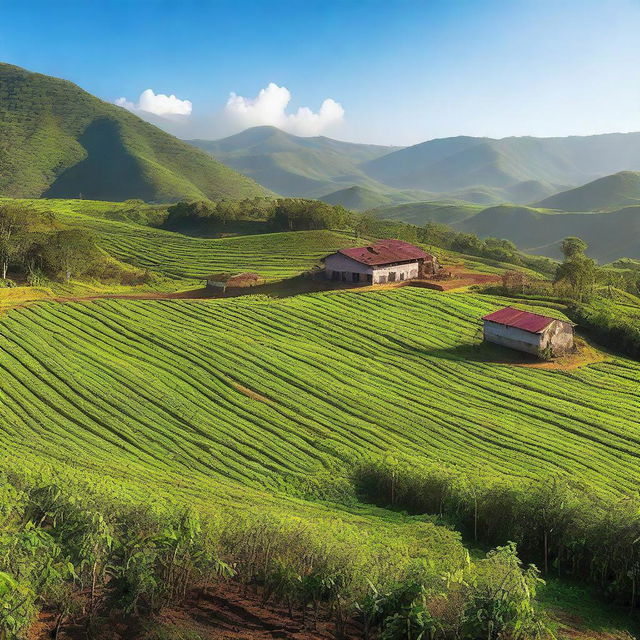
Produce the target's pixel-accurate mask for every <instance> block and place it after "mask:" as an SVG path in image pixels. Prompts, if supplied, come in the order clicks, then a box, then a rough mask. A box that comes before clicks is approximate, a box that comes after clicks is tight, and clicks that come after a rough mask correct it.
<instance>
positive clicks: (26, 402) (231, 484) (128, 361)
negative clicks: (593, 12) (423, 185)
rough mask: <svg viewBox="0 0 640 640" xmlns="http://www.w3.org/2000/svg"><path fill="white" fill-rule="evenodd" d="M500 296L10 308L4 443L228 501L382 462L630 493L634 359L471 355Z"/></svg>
mask: <svg viewBox="0 0 640 640" xmlns="http://www.w3.org/2000/svg"><path fill="white" fill-rule="evenodd" d="M502 303H503V301H502V302H501V301H500V300H498V299H496V300H492V299H491V298H489V297H486V296H479V295H472V294H441V293H434V292H430V291H428V290H422V289H412V288H405V289H402V290H396V291H387V292H366V293H356V292H349V293H346V292H341V293H322V294H315V295H307V296H298V297H295V298H288V299H284V300H264V299H255V298H242V299H235V300H226V301H192V302H187V301H175V300H172V301H123V300H118V301H115V300H110V301H109V300H103V301H95V302H91V303H75V304H53V303H41V304H38V305H36V306H33V307H29V308H27V309H22V310H15V311H12V312H10V313H8V314H6V315H5V316H3V317H2V318H1V319H0V443H1V444H0V446H2V447H3V448H4V447H5V446H6V447H10V448H11V449H12V450H13V451H16V450H18V451H19V450H20V449H23V450H25V451H27V450H29V451H31V452H32V453H34V454H36V455H38V454H46V455H47V456H48V457H49V458H50V459H56V460H59V461H61V462H70V463H74V464H78V463H80V464H82V465H86V466H90V467H91V468H93V469H98V470H99V469H101V468H104V469H109V470H110V473H116V471H114V469H115V470H117V473H123V474H129V475H138V476H144V477H147V478H149V479H150V481H151V479H154V481H157V482H178V483H180V482H181V483H183V484H184V487H185V488H184V490H185V491H191V492H193V493H198V492H201V491H202V490H204V489H203V487H204V485H205V484H207V482H203V480H205V479H206V478H215V491H216V492H217V493H218V494H220V495H232V494H233V492H234V491H235V490H236V489H237V488H238V487H239V486H241V485H243V486H247V487H253V488H254V489H260V488H261V487H268V488H271V489H278V488H282V487H285V488H286V486H287V484H288V483H289V482H292V481H293V480H295V479H296V478H299V477H301V476H304V475H306V474H308V473H309V472H318V471H322V470H326V469H330V468H332V465H343V466H344V465H346V464H348V463H349V462H350V461H351V460H352V459H353V458H354V457H357V456H361V455H371V454H382V455H384V454H385V453H387V452H390V453H404V454H411V455H418V456H424V458H425V459H430V460H439V461H442V462H446V463H453V464H456V465H464V466H465V468H468V469H479V470H482V471H484V472H488V473H492V474H508V475H511V476H516V477H529V478H533V477H539V476H540V475H541V474H548V473H553V472H557V471H559V472H562V473H566V474H572V475H575V476H577V477H580V478H584V479H585V480H587V481H590V482H593V483H594V484H595V485H598V486H599V487H600V488H601V489H603V490H605V491H609V492H619V491H628V490H632V489H633V488H634V487H635V485H636V478H637V470H636V469H637V462H638V457H639V456H640V430H639V427H640V418H639V417H638V416H639V415H640V414H639V411H638V410H639V409H640V393H639V392H638V387H637V381H638V379H639V374H640V365H639V364H638V363H636V362H633V361H630V360H625V359H611V360H609V361H607V362H603V363H600V364H597V365H592V366H589V367H585V368H582V369H577V370H574V371H566V372H565V371H546V370H539V369H531V368H525V367H519V366H513V365H508V364H500V363H499V362H497V361H495V360H496V358H491V357H487V351H486V348H481V347H478V346H476V345H477V343H478V342H479V323H478V319H479V318H480V317H481V316H482V315H483V314H485V313H487V312H489V311H491V310H493V309H495V308H496V307H498V306H500V305H501V304H502ZM497 359H498V360H499V358H497ZM187 479H190V480H187ZM208 489H211V485H210V483H209V486H208Z"/></svg>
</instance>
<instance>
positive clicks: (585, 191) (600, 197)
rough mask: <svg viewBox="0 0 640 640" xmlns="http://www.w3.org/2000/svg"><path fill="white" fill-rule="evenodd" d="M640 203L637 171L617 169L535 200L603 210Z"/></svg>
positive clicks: (559, 206)
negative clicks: (611, 173)
mask: <svg viewBox="0 0 640 640" xmlns="http://www.w3.org/2000/svg"><path fill="white" fill-rule="evenodd" d="M637 204H640V172H637V171H620V172H619V173H615V174H614V175H611V176H605V177H604V178H599V179H598V180H594V181H593V182H589V183H588V184H585V185H583V186H581V187H578V188H576V189H570V190H568V191H563V192H562V193H558V194H556V195H553V196H551V197H549V198H545V199H544V200H541V201H540V202H538V203H537V204H536V206H539V207H547V208H549V209H561V210H563V211H602V210H611V209H620V208H622V207H626V206H629V205H637Z"/></svg>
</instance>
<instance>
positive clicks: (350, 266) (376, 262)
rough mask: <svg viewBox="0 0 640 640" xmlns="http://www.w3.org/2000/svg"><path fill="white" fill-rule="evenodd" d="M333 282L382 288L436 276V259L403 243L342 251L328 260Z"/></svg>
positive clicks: (328, 268)
mask: <svg viewBox="0 0 640 640" xmlns="http://www.w3.org/2000/svg"><path fill="white" fill-rule="evenodd" d="M324 266H325V274H326V277H327V278H328V279H330V280H335V281H341V282H364V283H368V284H382V283H385V282H400V281H402V280H412V279H413V278H424V277H429V276H433V275H436V274H437V273H438V272H439V271H440V270H441V267H440V265H439V264H438V261H437V259H436V258H435V256H432V255H431V254H429V253H426V251H423V250H422V249H420V248H419V247H416V246H414V245H412V244H409V243H408V242H403V241H402V240H381V241H380V242H377V243H376V244H371V245H368V246H366V247H354V248H351V249H340V250H338V251H337V252H336V253H332V254H331V255H329V256H327V257H326V258H325V259H324Z"/></svg>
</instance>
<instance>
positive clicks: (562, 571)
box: [353, 457, 640, 609]
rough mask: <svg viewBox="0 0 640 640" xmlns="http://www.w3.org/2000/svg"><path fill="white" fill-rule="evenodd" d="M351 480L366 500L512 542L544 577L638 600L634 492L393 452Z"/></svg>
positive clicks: (475, 535)
mask: <svg viewBox="0 0 640 640" xmlns="http://www.w3.org/2000/svg"><path fill="white" fill-rule="evenodd" d="M353 479H354V482H355V485H356V487H357V489H358V491H359V493H360V495H361V496H362V497H363V498H365V499H366V500H368V501H370V502H374V503H375V504H378V505H380V506H384V507H391V508H395V509H403V510H406V511H408V512H409V513H412V514H435V515H437V516H439V517H441V518H443V519H444V520H446V521H448V522H450V523H452V524H453V526H455V528H456V529H457V530H459V531H461V532H463V533H464V535H465V536H466V537H467V539H469V540H473V541H474V542H478V543H482V544H484V545H489V546H493V545H500V544H505V542H506V541H507V540H509V541H514V542H515V543H516V544H517V546H518V550H519V552H520V554H521V556H522V557H523V558H524V559H525V560H526V561H527V562H534V563H536V565H537V566H539V567H541V568H542V570H543V575H544V576H547V575H551V574H553V575H557V576H565V577H566V576H571V577H573V578H578V579H580V580H584V581H587V582H591V583H594V584H596V585H598V586H599V587H600V588H601V589H602V591H603V592H604V593H605V594H607V595H608V596H609V597H610V598H611V599H613V600H616V601H618V602H620V603H624V604H626V605H628V606H629V607H630V608H631V609H635V608H636V607H637V606H638V598H639V595H640V594H639V586H640V549H639V548H638V540H640V500H638V498H637V497H632V496H620V497H619V498H618V499H615V498H613V497H611V496H604V495H602V494H600V493H597V492H596V491H595V490H594V489H593V488H592V487H590V486H589V485H586V484H582V483H579V482H576V481H572V480H571V479H570V478H567V477H566V476H552V477H548V478H545V479H536V480H535V481H522V480H512V479H506V478H496V477H492V476H486V475H484V474H482V473H481V472H479V471H478V472H474V471H463V470H459V469H456V468H453V467H450V466H447V465H444V464H440V463H436V462H431V463H429V462H424V461H421V460H413V459H412V460H409V459H395V458H393V457H387V458H386V459H381V460H374V461H366V462H362V463H361V464H359V465H356V466H355V469H354V472H353Z"/></svg>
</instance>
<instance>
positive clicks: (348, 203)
mask: <svg viewBox="0 0 640 640" xmlns="http://www.w3.org/2000/svg"><path fill="white" fill-rule="evenodd" d="M429 195H433V194H427V193H426V192H424V191H408V190H405V191H392V192H390V193H381V192H379V191H375V190H373V189H369V188H367V187H349V188H347V189H340V190H339V191H334V192H333V193H329V194H327V195H325V196H321V197H320V198H318V199H319V200H322V201H323V202H328V203H329V204H341V205H342V206H343V207H346V208H347V209H352V210H353V211H366V210H367V209H375V208H377V207H382V206H386V205H394V204H400V203H403V202H416V201H417V200H423V199H424V198H426V197H429Z"/></svg>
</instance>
